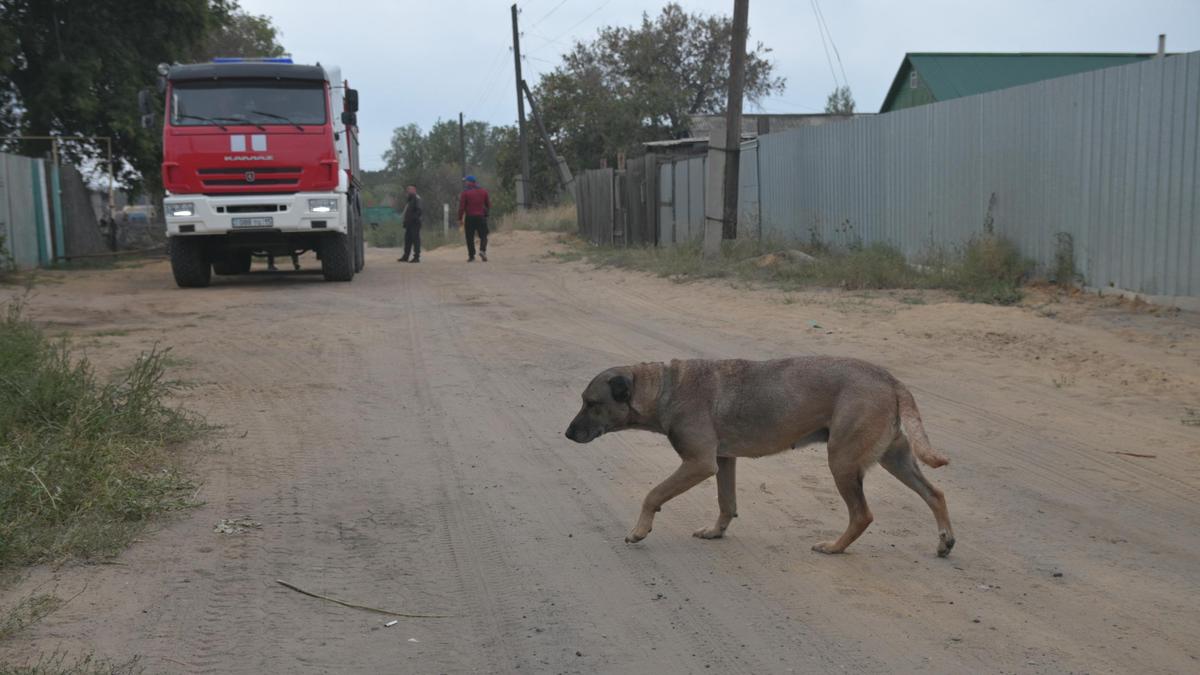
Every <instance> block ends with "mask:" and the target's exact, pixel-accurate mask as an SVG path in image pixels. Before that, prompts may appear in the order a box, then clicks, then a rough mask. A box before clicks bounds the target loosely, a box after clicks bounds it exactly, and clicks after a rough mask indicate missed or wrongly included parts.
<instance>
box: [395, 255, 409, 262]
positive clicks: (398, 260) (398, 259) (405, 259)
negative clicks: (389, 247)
mask: <svg viewBox="0 0 1200 675" xmlns="http://www.w3.org/2000/svg"><path fill="white" fill-rule="evenodd" d="M396 262H408V256H404V257H403V258H396Z"/></svg>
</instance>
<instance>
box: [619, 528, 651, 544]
mask: <svg viewBox="0 0 1200 675" xmlns="http://www.w3.org/2000/svg"><path fill="white" fill-rule="evenodd" d="M648 534H650V530H646V531H645V532H638V531H637V530H634V531H633V532H630V533H629V534H628V535H626V537H625V543H626V544H636V543H638V542H639V541H641V540H643V539H645V538H646V535H648Z"/></svg>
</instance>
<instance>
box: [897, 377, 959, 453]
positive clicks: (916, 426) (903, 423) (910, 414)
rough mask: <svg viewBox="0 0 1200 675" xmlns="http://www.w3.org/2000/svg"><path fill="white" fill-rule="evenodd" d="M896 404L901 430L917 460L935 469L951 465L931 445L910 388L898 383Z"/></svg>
mask: <svg viewBox="0 0 1200 675" xmlns="http://www.w3.org/2000/svg"><path fill="white" fill-rule="evenodd" d="M896 404H897V408H898V410H899V413H900V430H901V432H902V433H903V434H904V437H905V438H907V439H908V447H909V448H911V449H912V451H913V454H914V455H916V456H917V459H920V460H921V461H922V462H925V464H927V465H929V466H931V467H933V468H935V469H936V468H937V467H939V466H945V465H947V464H949V463H950V460H948V459H946V458H945V457H943V456H941V455H939V454H938V452H937V450H934V449H933V446H932V445H931V444H930V443H929V437H928V436H926V435H925V425H924V424H922V423H921V413H919V412H917V402H916V401H914V400H913V397H912V393H910V392H909V391H908V388H907V387H905V386H904V385H903V384H900V383H899V382H897V383H896Z"/></svg>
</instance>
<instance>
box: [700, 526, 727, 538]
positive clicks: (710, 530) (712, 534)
mask: <svg viewBox="0 0 1200 675" xmlns="http://www.w3.org/2000/svg"><path fill="white" fill-rule="evenodd" d="M692 536H693V537H697V538H700V539H720V538H721V537H724V536H725V530H722V529H720V528H717V527H705V528H703V529H699V530H696V531H695V532H693V533H692Z"/></svg>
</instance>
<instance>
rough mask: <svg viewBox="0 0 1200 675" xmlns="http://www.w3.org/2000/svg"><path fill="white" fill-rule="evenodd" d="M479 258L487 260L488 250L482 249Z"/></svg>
mask: <svg viewBox="0 0 1200 675" xmlns="http://www.w3.org/2000/svg"><path fill="white" fill-rule="evenodd" d="M479 259H480V260H482V261H483V262H487V251H480V252H479Z"/></svg>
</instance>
